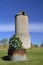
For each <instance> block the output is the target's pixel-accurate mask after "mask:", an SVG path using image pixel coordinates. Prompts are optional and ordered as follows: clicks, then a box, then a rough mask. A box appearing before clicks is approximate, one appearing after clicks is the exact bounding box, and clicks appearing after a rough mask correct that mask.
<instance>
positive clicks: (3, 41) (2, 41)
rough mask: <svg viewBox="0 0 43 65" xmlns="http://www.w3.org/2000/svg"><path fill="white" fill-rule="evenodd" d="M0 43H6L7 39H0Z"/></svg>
mask: <svg viewBox="0 0 43 65" xmlns="http://www.w3.org/2000/svg"><path fill="white" fill-rule="evenodd" d="M0 43H1V44H7V43H8V39H2V40H1V41H0Z"/></svg>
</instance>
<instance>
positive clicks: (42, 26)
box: [29, 23, 43, 32]
mask: <svg viewBox="0 0 43 65" xmlns="http://www.w3.org/2000/svg"><path fill="white" fill-rule="evenodd" d="M29 26H30V27H29V30H30V32H43V23H32V24H30V25H29Z"/></svg>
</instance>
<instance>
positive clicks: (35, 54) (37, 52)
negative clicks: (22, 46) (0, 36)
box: [0, 48, 43, 65]
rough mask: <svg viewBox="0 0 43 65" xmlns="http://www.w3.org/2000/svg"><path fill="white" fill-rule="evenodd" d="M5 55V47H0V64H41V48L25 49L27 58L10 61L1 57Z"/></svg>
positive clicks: (42, 52)
mask: <svg viewBox="0 0 43 65" xmlns="http://www.w3.org/2000/svg"><path fill="white" fill-rule="evenodd" d="M5 56H7V49H3V48H2V49H0V65H43V48H31V49H28V50H27V58H28V59H27V60H26V61H20V62H12V61H8V60H5V59H3V58H4V57H5Z"/></svg>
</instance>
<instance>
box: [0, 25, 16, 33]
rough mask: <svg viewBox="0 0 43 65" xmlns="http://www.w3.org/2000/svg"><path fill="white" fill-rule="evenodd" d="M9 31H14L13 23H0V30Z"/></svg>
mask: <svg viewBox="0 0 43 65" xmlns="http://www.w3.org/2000/svg"><path fill="white" fill-rule="evenodd" d="M9 31H15V26H14V25H13V24H9V25H4V24H3V25H0V32H9Z"/></svg>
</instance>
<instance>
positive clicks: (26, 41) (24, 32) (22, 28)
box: [15, 11, 31, 49]
mask: <svg viewBox="0 0 43 65" xmlns="http://www.w3.org/2000/svg"><path fill="white" fill-rule="evenodd" d="M28 20H29V16H28V15H27V14H26V13H25V12H24V11H20V12H19V13H18V14H17V15H15V35H16V36H17V37H19V38H20V40H21V42H22V46H23V48H25V49H28V48H30V47H31V40H30V35H29V29H28V27H29V26H28V25H29V23H28Z"/></svg>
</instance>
